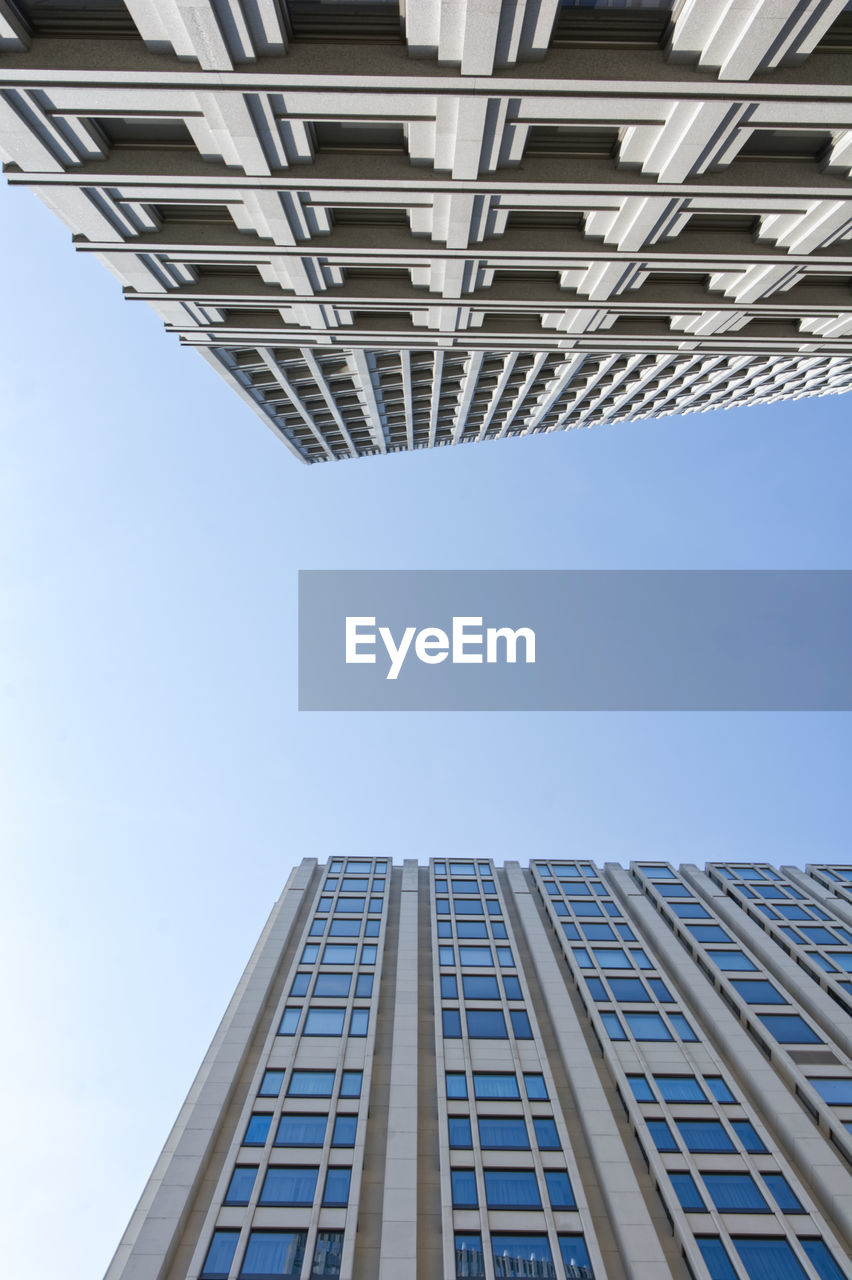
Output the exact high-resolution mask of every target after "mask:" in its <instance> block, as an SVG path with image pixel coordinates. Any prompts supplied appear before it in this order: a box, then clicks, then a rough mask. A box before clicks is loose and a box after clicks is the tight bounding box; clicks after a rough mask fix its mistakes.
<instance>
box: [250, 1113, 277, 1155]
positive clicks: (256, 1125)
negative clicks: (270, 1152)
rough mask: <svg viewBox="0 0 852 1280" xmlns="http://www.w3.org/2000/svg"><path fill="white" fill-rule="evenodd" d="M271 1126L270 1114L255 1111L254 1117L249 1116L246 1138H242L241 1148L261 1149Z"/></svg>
mask: <svg viewBox="0 0 852 1280" xmlns="http://www.w3.org/2000/svg"><path fill="white" fill-rule="evenodd" d="M271 1124H272V1114H271V1113H270V1112H266V1111H256V1112H255V1113H254V1115H252V1116H249V1122H248V1125H247V1126H246V1136H245V1137H244V1138H243V1146H244V1147H262V1146H263V1145H264V1143H265V1142H266V1139H267V1136H268V1134H269V1126H270V1125H271Z"/></svg>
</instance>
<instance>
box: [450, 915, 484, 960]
mask: <svg viewBox="0 0 852 1280" xmlns="http://www.w3.org/2000/svg"><path fill="white" fill-rule="evenodd" d="M456 933H457V934H458V936H459V937H460V938H487V937H488V926H487V925H486V924H485V922H484V921H480V920H457V921H456ZM489 954H490V953H489ZM462 963H464V961H462ZM486 963H487V964H491V961H490V959H489V960H488V961H486Z"/></svg>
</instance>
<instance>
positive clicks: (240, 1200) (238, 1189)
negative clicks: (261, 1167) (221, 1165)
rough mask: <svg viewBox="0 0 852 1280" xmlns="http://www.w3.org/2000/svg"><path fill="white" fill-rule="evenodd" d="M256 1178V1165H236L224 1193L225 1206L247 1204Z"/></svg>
mask: <svg viewBox="0 0 852 1280" xmlns="http://www.w3.org/2000/svg"><path fill="white" fill-rule="evenodd" d="M256 1177H257V1165H256V1164H238V1165H237V1167H236V1169H235V1170H234V1172H233V1173H232V1174H231V1181H230V1182H229V1183H228V1190H227V1191H226V1192H225V1204H248V1202H249V1200H250V1199H251V1193H252V1191H253V1190H254V1180H255V1178H256Z"/></svg>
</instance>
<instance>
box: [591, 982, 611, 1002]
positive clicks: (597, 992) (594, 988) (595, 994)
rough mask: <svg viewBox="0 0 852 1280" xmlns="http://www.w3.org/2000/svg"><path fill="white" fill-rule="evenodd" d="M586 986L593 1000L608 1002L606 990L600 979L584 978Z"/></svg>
mask: <svg viewBox="0 0 852 1280" xmlns="http://www.w3.org/2000/svg"><path fill="white" fill-rule="evenodd" d="M586 986H587V987H588V988H589V995H590V996H591V997H592V999H593V1000H609V996H608V995H607V993H606V988H605V987H604V984H603V982H602V981H601V979H600V978H586Z"/></svg>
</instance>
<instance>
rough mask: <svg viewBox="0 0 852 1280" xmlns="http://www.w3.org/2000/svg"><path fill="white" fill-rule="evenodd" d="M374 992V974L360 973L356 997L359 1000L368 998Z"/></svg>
mask: <svg viewBox="0 0 852 1280" xmlns="http://www.w3.org/2000/svg"><path fill="white" fill-rule="evenodd" d="M372 994H373V975H372V974H371V973H359V974H358V978H357V980H356V982H355V998H356V999H358V1000H368V999H369V998H370V996H371V995H372Z"/></svg>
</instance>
